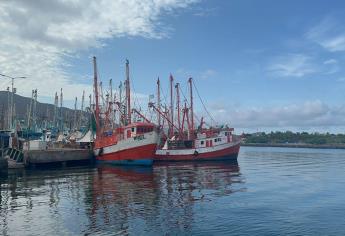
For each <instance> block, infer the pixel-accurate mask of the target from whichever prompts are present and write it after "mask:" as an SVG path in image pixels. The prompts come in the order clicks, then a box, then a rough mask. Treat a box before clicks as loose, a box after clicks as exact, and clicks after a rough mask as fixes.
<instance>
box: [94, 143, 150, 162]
mask: <svg viewBox="0 0 345 236" xmlns="http://www.w3.org/2000/svg"><path fill="white" fill-rule="evenodd" d="M155 149H156V144H147V145H142V146H138V147H131V148H128V149H123V150H118V151H114V152H109V153H106V152H105V151H104V149H103V153H102V151H101V149H97V150H96V152H97V155H96V160H97V161H98V162H105V163H109V164H115V165H145V166H147V165H152V162H153V156H154V152H155Z"/></svg>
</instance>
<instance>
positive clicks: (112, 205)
mask: <svg viewBox="0 0 345 236" xmlns="http://www.w3.org/2000/svg"><path fill="white" fill-rule="evenodd" d="M92 178H93V180H92V189H90V190H91V191H90V194H91V195H92V196H90V198H91V199H92V201H91V202H90V203H91V204H92V205H91V206H90V213H89V214H88V215H89V217H90V220H89V222H90V226H89V230H90V232H88V233H100V232H102V233H110V232H111V233H116V234H117V233H118V234H127V233H129V234H134V235H137V234H145V233H146V234H147V233H150V234H159V235H162V234H163V235H164V234H167V233H169V234H174V235H175V234H179V233H188V232H191V230H192V224H193V222H195V220H196V219H194V214H196V213H197V212H196V211H199V210H198V207H196V206H197V204H198V203H200V202H204V201H213V200H215V199H216V198H217V197H222V196H226V195H229V194H232V193H233V192H235V191H242V190H243V189H241V186H242V185H235V183H241V182H243V178H242V176H241V174H240V170H239V166H238V163H237V161H233V162H205V163H195V162H194V163H185V162H184V163H160V164H155V165H154V166H152V167H135V166H110V165H99V166H97V171H95V172H94V176H93V177H92ZM199 206H200V205H199Z"/></svg>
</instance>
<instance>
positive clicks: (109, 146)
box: [93, 57, 158, 165]
mask: <svg viewBox="0 0 345 236" xmlns="http://www.w3.org/2000/svg"><path fill="white" fill-rule="evenodd" d="M93 62H94V92H95V109H94V117H95V123H96V138H95V140H94V155H95V156H96V160H97V161H98V162H106V163H112V164H119V165H152V162H153V156H154V154H155V150H156V147H157V141H158V132H157V129H156V126H155V124H153V123H151V122H150V121H149V120H147V119H144V120H143V121H141V122H138V121H136V122H132V117H131V113H132V112H136V113H138V114H139V115H140V116H141V117H144V116H143V115H142V114H140V112H139V111H137V110H136V109H131V98H130V95H131V94H130V81H129V62H128V60H127V61H126V80H125V92H126V95H125V99H124V101H122V99H121V95H120V98H119V100H118V101H115V102H114V100H113V99H112V95H111V96H110V98H109V99H107V100H106V102H105V106H103V107H102V109H101V107H100V101H99V89H98V79H97V65H96V58H95V57H94V58H93ZM110 90H112V89H110ZM120 91H121V90H120ZM102 97H103V96H102ZM114 104H116V105H117V110H116V112H117V113H118V114H119V121H118V122H114V121H113V120H112V118H113V117H114V111H113V105H114Z"/></svg>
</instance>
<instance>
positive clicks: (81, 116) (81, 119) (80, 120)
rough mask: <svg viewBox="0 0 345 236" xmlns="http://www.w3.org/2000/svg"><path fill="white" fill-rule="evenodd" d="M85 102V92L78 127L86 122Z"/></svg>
mask: <svg viewBox="0 0 345 236" xmlns="http://www.w3.org/2000/svg"><path fill="white" fill-rule="evenodd" d="M84 102H85V90H83V96H82V97H81V111H80V116H79V119H78V126H81V125H82V123H83V121H84Z"/></svg>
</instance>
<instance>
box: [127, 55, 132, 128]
mask: <svg viewBox="0 0 345 236" xmlns="http://www.w3.org/2000/svg"><path fill="white" fill-rule="evenodd" d="M126 98H127V104H126V105H127V124H131V122H132V117H131V88H130V85H129V61H128V60H126Z"/></svg>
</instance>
